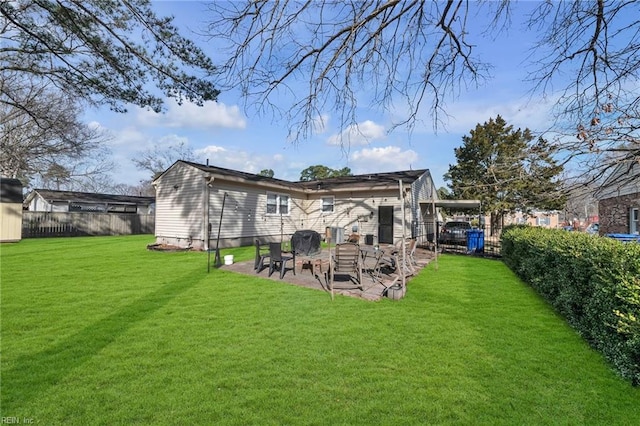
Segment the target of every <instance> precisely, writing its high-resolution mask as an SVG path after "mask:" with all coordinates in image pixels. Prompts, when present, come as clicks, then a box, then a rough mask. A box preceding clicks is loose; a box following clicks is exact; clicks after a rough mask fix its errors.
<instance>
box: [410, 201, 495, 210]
mask: <svg viewBox="0 0 640 426" xmlns="http://www.w3.org/2000/svg"><path fill="white" fill-rule="evenodd" d="M420 204H428V205H434V204H435V206H436V207H444V208H448V209H478V208H480V206H481V205H482V203H481V202H480V200H425V201H420Z"/></svg>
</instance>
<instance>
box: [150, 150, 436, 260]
mask: <svg viewBox="0 0 640 426" xmlns="http://www.w3.org/2000/svg"><path fill="white" fill-rule="evenodd" d="M153 185H154V186H155V188H156V243H158V244H170V245H175V246H179V247H191V248H193V249H197V250H207V249H209V248H210V247H211V248H212V247H216V245H217V246H218V247H234V246H244V245H251V244H253V243H254V240H255V239H256V238H259V239H261V240H263V241H286V240H288V239H289V238H290V236H291V235H292V234H293V233H294V232H295V231H298V230H307V229H311V230H314V231H317V232H318V233H320V234H321V235H323V236H324V235H325V233H327V232H331V236H332V242H334V243H335V242H340V241H341V240H344V239H345V238H346V237H348V236H349V235H350V234H352V233H358V234H359V235H360V236H361V240H360V241H361V242H363V243H367V244H378V243H380V244H384V243H389V244H393V243H395V242H397V241H398V240H400V239H401V238H402V236H403V235H405V236H412V235H415V234H416V233H420V234H421V235H422V234H426V232H427V230H425V229H419V227H420V226H423V227H426V226H428V224H430V223H433V222H434V220H433V216H432V213H431V211H432V209H431V208H430V206H431V205H433V203H429V202H428V201H429V200H432V201H433V199H434V197H437V195H436V188H435V186H434V184H433V181H432V179H431V175H430V173H429V171H428V170H407V171H399V172H392V173H371V174H365V175H358V176H344V177H337V178H330V179H322V180H317V181H308V182H307V181H305V182H290V181H285V180H280V179H276V178H270V177H266V176H260V175H255V174H251V173H245V172H240V171H236V170H230V169H225V168H221V167H214V166H209V165H203V164H197V163H193V162H188V161H181V160H180V161H177V162H175V163H174V164H173V165H171V166H170V167H169V168H168V169H167V170H166V171H165V172H164V173H162V174H161V175H160V176H158V177H157V178H156V179H155V180H154V182H153ZM421 202H422V203H421ZM403 226H404V227H403Z"/></svg>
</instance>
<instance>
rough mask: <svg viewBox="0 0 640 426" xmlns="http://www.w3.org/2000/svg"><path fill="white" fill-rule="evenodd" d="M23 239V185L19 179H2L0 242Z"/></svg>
mask: <svg viewBox="0 0 640 426" xmlns="http://www.w3.org/2000/svg"><path fill="white" fill-rule="evenodd" d="M21 239H22V183H21V182H20V181H19V180H18V179H9V178H1V179H0V242H2V243H6V242H16V241H20V240H21Z"/></svg>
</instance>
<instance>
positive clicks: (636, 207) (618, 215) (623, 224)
mask: <svg viewBox="0 0 640 426" xmlns="http://www.w3.org/2000/svg"><path fill="white" fill-rule="evenodd" d="M595 196H596V199H597V200H598V212H599V219H600V229H599V233H600V235H605V234H638V233H639V232H640V164H639V163H638V162H633V163H621V164H619V165H618V166H617V167H616V168H615V169H614V170H613V172H612V173H611V175H610V176H609V177H608V178H607V180H605V182H604V183H603V184H602V186H601V188H600V189H599V190H598V191H597V192H596V194H595Z"/></svg>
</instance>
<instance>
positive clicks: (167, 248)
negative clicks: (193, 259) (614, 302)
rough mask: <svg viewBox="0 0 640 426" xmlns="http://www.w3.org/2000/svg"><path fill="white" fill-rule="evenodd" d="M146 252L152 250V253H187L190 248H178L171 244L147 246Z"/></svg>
mask: <svg viewBox="0 0 640 426" xmlns="http://www.w3.org/2000/svg"><path fill="white" fill-rule="evenodd" d="M147 250H153V251H167V252H174V251H189V250H191V247H186V248H185V247H178V246H174V245H171V244H149V245H147Z"/></svg>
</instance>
